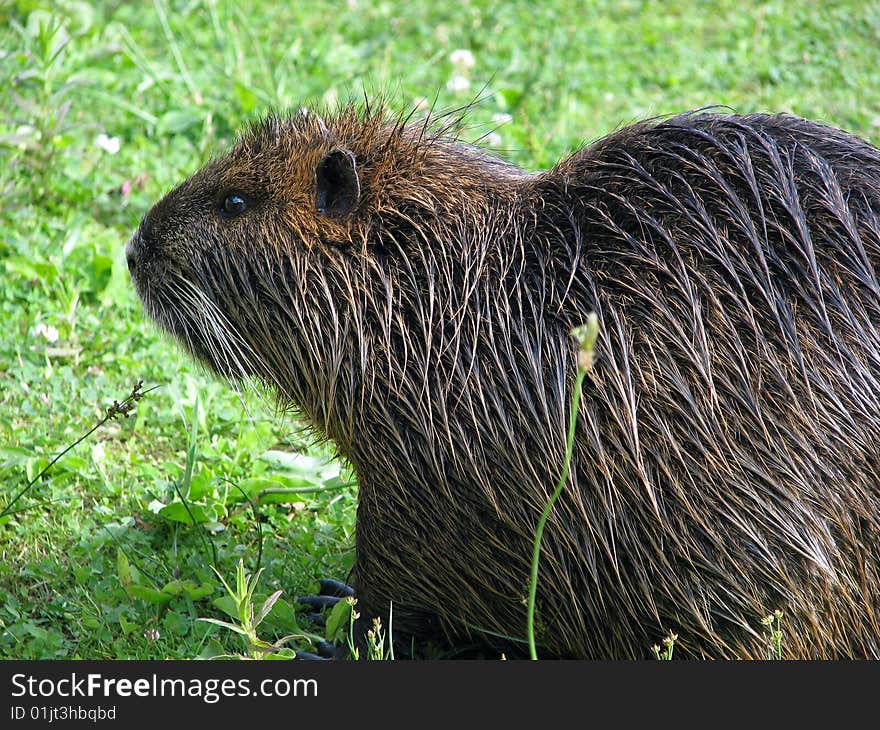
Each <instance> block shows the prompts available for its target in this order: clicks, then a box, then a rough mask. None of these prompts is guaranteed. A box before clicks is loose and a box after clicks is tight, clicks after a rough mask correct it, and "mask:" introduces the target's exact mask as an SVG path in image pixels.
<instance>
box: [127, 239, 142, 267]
mask: <svg viewBox="0 0 880 730" xmlns="http://www.w3.org/2000/svg"><path fill="white" fill-rule="evenodd" d="M139 239H140V230H137V231H135V232H134V235H133V236H132V237H131V238H129V239H128V243H126V244H125V261H126V263H127V264H128V273H130V274H133V273H134V270H135V267H136V266H137V255H138V248H139V247H140V240H139Z"/></svg>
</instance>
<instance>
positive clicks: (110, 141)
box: [95, 133, 119, 155]
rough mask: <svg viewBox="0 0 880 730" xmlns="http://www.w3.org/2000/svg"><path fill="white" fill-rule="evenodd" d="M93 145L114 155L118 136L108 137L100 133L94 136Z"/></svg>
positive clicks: (117, 150) (117, 148)
mask: <svg viewBox="0 0 880 730" xmlns="http://www.w3.org/2000/svg"><path fill="white" fill-rule="evenodd" d="M95 146H96V147H100V148H101V149H102V150H104V152H106V153H108V154H111V155H115V154H116V153H117V152H119V137H108V136H107V135H106V134H103V133H101V134H99V135H98V136H97V137H96V138H95Z"/></svg>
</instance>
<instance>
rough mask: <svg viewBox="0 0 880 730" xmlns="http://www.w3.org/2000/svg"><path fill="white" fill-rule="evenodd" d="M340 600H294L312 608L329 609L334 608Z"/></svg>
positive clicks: (303, 598) (302, 598) (313, 597)
mask: <svg viewBox="0 0 880 730" xmlns="http://www.w3.org/2000/svg"><path fill="white" fill-rule="evenodd" d="M341 600H342V599H341V598H340V597H339V596H300V597H299V598H297V599H296V601H297V603H301V604H303V605H305V606H311V607H312V608H329V607H331V606H335V605H336V604H337V603H339V602H340V601H341Z"/></svg>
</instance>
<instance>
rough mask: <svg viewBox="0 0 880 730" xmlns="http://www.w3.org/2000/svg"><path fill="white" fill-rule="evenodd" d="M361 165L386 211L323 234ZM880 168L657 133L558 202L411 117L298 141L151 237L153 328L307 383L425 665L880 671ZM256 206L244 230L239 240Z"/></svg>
mask: <svg viewBox="0 0 880 730" xmlns="http://www.w3.org/2000/svg"><path fill="white" fill-rule="evenodd" d="M333 149H343V150H349V151H350V152H351V153H353V155H354V157H355V159H356V161H357V172H358V176H359V181H360V189H361V197H360V199H359V201H358V205H357V208H356V209H355V210H354V211H353V212H352V213H351V214H350V215H347V216H345V217H343V218H338V219H331V218H328V217H327V216H326V215H322V214H321V213H319V212H318V211H317V209H316V207H315V185H316V183H315V174H316V173H315V170H316V167H317V166H318V165H319V163H320V161H321V160H322V159H323V158H324V155H326V154H327V153H328V152H329V151H331V150H333ZM878 186H880V152H878V150H877V149H875V148H874V147H872V146H870V145H868V144H867V143H865V142H863V141H861V140H859V139H857V138H855V137H852V136H849V135H846V134H844V133H842V132H840V131H838V130H834V129H831V128H828V127H825V126H820V125H818V124H815V123H812V122H807V121H805V120H800V119H796V118H793V117H789V116H769V115H752V116H733V115H722V114H714V113H702V114H688V115H683V116H680V117H675V118H672V119H668V120H665V121H657V122H652V123H643V124H637V125H634V126H632V127H628V128H625V129H622V130H620V131H618V132H616V133H614V134H612V135H610V136H609V137H607V138H605V139H603V140H600V141H599V142H597V143H595V144H593V145H591V146H588V147H586V148H584V149H582V150H580V151H578V152H577V153H575V154H574V155H572V156H570V157H568V158H567V159H565V160H563V161H562V162H560V163H559V165H557V166H556V167H555V168H554V169H552V170H550V171H548V172H545V173H540V174H535V175H531V174H527V173H526V172H524V171H522V170H520V169H518V168H516V167H513V166H511V165H508V164H506V163H504V162H502V161H500V160H497V159H495V158H493V157H491V156H489V155H488V154H487V153H485V152H483V151H481V150H479V149H476V148H473V147H470V146H467V145H464V144H462V143H460V142H458V141H457V140H456V139H455V128H454V124H446V125H444V122H443V120H441V121H440V123H439V128H438V125H437V123H435V122H431V121H426V122H416V121H411V120H408V119H396V120H394V119H389V118H388V115H387V114H386V113H385V111H384V110H383V109H356V108H354V107H350V108H346V109H343V110H341V111H339V112H337V113H335V114H332V115H319V114H316V113H301V114H299V115H296V116H293V117H291V118H278V117H271V118H269V119H266V120H265V121H263V122H261V123H259V124H256V125H254V126H253V128H252V129H251V130H250V131H249V132H248V133H246V134H245V135H244V136H243V138H242V140H241V141H240V142H239V143H238V144H237V145H236V147H235V148H234V149H233V151H232V152H231V153H230V154H229V156H227V157H224V158H221V159H218V160H216V161H214V162H212V163H210V164H209V165H207V166H206V167H205V168H204V169H203V170H202V171H200V172H199V173H197V174H196V175H195V176H194V177H193V178H191V179H190V180H188V181H186V182H184V183H183V184H182V185H181V186H179V187H178V188H177V189H175V190H174V191H172V192H171V193H170V194H169V195H168V196H166V197H165V198H164V199H163V200H162V201H160V202H159V203H158V204H157V205H156V206H155V207H154V209H153V210H152V211H151V212H150V213H149V214H148V215H147V217H146V218H145V220H144V222H143V223H142V224H141V227H140V229H139V231H138V233H137V234H136V235H135V237H134V238H133V240H132V242H131V244H130V245H129V255H130V261H131V268H132V273H133V278H134V280H135V283H136V285H137V288H138V291H139V293H140V295H141V297H142V299H143V301H144V305H145V308H146V310H147V312H148V313H149V314H150V315H152V316H153V317H154V318H155V319H156V320H157V321H158V322H159V323H160V324H162V325H163V326H164V327H165V328H166V329H168V330H169V331H171V332H172V333H174V334H175V335H176V336H177V337H178V338H179V339H180V340H181V342H182V343H183V344H184V345H185V346H186V347H188V349H189V350H190V351H191V352H192V353H193V354H195V355H196V356H197V357H198V358H200V359H202V360H203V361H205V362H207V363H208V364H209V365H210V366H212V367H213V368H214V369H215V370H216V371H218V372H219V373H221V374H223V375H226V376H229V377H231V378H239V377H256V378H258V379H262V380H264V381H265V382H267V383H269V384H270V385H271V386H273V387H274V388H275V389H276V390H277V392H278V394H279V398H280V399H281V401H282V402H283V403H284V404H290V405H293V406H294V407H296V408H297V409H298V410H299V411H300V412H301V413H302V415H303V416H304V417H305V419H307V421H308V422H309V423H310V424H311V426H312V427H313V428H314V429H315V430H316V431H317V432H318V433H319V434H320V435H322V436H323V437H326V438H328V439H331V440H332V441H334V442H335V444H336V446H337V447H338V450H339V452H340V454H341V455H342V456H343V457H345V458H346V459H347V460H348V461H349V462H350V463H351V464H352V466H353V467H354V469H355V471H356V473H357V476H358V481H359V485H360V491H359V506H358V522H357V562H356V568H355V574H354V583H355V586H356V589H357V591H358V595H359V600H360V607H361V610H362V613H364V614H366V615H368V616H369V615H373V614H374V613H385V612H387V609H388V605H389V602H390V601H393V610H394V616H393V619H394V632H395V637H396V638H397V639H399V640H401V643H402V644H404V645H406V646H409V637H411V636H412V637H415V641H416V644H417V645H419V644H422V643H424V642H426V641H428V640H434V641H437V642H439V643H441V644H456V643H458V644H460V643H462V642H465V643H466V642H468V641H478V642H480V641H489V642H494V644H495V646H497V647H506V648H507V649H508V650H509V649H510V646H509V645H508V644H505V642H504V641H502V640H499V639H498V638H497V636H498V635H501V636H508V637H517V638H519V637H522V636H524V634H525V604H524V597H525V594H526V591H527V579H528V565H529V560H530V556H531V541H532V536H533V533H534V529H535V524H536V521H537V517H538V515H539V514H540V511H541V509H542V507H543V506H544V504H545V502H546V500H547V498H548V496H549V493H550V491H551V490H552V487H553V485H554V483H555V480H556V478H557V475H558V474H559V473H560V471H561V468H562V458H563V453H564V447H565V443H564V442H565V427H566V409H567V405H568V403H569V399H570V395H571V393H570V389H571V387H572V383H573V380H574V373H575V352H574V345H573V343H572V341H571V338H570V337H569V334H568V333H569V330H570V328H571V327H572V326H574V325H578V324H580V323H582V322H583V321H584V320H585V319H586V316H587V315H588V314H589V313H590V312H591V311H594V310H595V311H596V312H597V313H598V315H599V319H600V325H601V334H600V339H599V343H598V362H597V365H596V368H595V370H594V372H593V373H592V375H591V376H590V378H588V380H587V382H586V384H585V386H584V393H583V398H582V401H581V408H580V412H579V422H578V430H577V438H576V445H575V452H574V458H573V463H572V470H571V476H570V478H569V481H568V484H567V485H566V488H565V491H564V493H563V496H562V498H561V499H560V501H559V502H558V503H557V505H556V508H555V510H554V512H553V514H552V516H551V519H550V522H549V524H548V526H547V530H546V532H545V535H544V550H543V554H542V562H541V573H540V580H539V588H538V615H539V642H540V645H541V647H540V651H541V653H542V655H544V656H576V657H600V658H631V657H635V658H638V657H646V656H648V655H649V653H650V647H651V645H652V644H654V643H656V642H657V641H658V639H659V638H661V637H662V636H664V635H665V634H666V633H667V632H668V631H670V630H671V631H675V632H676V633H677V634H678V635H679V637H680V638H679V643H678V645H677V646H676V655H678V656H691V657H743V658H746V657H764V656H766V655H767V639H766V630H765V629H764V628H763V627H762V626H761V625H760V619H761V618H762V617H763V616H765V615H766V614H768V613H769V612H771V611H772V610H774V609H777V608H778V609H782V610H783V611H784V613H785V618H784V626H785V629H786V639H785V642H784V648H785V650H786V652H787V654H788V655H789V656H793V657H808V656H809V657H850V656H853V657H878V656H880V623H878V618H880V615H878V612H880V589H878V577H880V576H878V573H880V514H878V506H880V382H878V377H880V333H878V329H877V328H878V325H880V282H878V277H877V267H878V266H880V218H878V215H880V187H878ZM229 190H237V191H242V192H244V193H246V194H247V196H248V199H249V203H250V205H249V208H248V210H247V211H246V212H245V213H244V214H243V215H242V216H240V217H237V218H234V219H231V220H224V219H222V218H221V217H220V216H219V215H218V214H217V208H218V205H219V204H220V201H222V198H223V196H224V195H225V194H226V193H227V192H228V191H229Z"/></svg>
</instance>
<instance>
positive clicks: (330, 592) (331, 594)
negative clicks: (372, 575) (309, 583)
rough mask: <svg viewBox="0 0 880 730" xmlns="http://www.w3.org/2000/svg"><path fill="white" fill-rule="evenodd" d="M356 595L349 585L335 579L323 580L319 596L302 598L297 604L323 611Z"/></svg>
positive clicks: (298, 599) (297, 600)
mask: <svg viewBox="0 0 880 730" xmlns="http://www.w3.org/2000/svg"><path fill="white" fill-rule="evenodd" d="M354 595H355V593H354V588H352V587H351V586H350V585H348V584H347V583H343V582H342V581H340V580H334V579H333V578H322V579H321V581H320V584H319V588H318V593H317V595H311V596H300V597H299V598H297V599H296V602H297V603H300V604H302V605H304V606H310V607H312V608H316V609H322V608H327V607H328V606H335V605H336V604H337V603H339V601H341V600H342V599H343V598H349V597H354Z"/></svg>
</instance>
